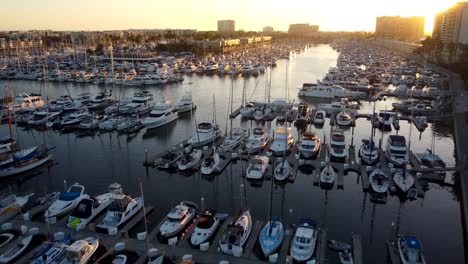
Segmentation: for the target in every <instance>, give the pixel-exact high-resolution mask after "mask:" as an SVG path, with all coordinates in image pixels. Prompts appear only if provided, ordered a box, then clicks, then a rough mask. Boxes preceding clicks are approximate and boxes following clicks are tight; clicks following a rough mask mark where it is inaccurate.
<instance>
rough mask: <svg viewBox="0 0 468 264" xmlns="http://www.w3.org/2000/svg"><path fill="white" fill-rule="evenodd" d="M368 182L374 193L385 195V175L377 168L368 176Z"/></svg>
mask: <svg viewBox="0 0 468 264" xmlns="http://www.w3.org/2000/svg"><path fill="white" fill-rule="evenodd" d="M369 182H370V185H371V187H372V190H374V192H376V193H386V192H387V191H388V187H389V181H388V176H387V174H386V173H385V172H384V171H382V170H381V169H379V168H375V169H374V170H373V171H372V172H371V173H370V174H369Z"/></svg>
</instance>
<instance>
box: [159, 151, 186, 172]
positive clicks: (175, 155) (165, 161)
mask: <svg viewBox="0 0 468 264" xmlns="http://www.w3.org/2000/svg"><path fill="white" fill-rule="evenodd" d="M182 156H183V154H182V152H177V151H171V150H169V152H167V153H166V154H165V155H163V156H162V157H161V158H159V159H158V160H157V161H156V166H158V168H159V169H175V168H177V161H178V160H179V159H180V158H182Z"/></svg>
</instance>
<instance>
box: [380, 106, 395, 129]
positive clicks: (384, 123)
mask: <svg viewBox="0 0 468 264" xmlns="http://www.w3.org/2000/svg"><path fill="white" fill-rule="evenodd" d="M395 116H396V114H395V113H394V112H391V111H387V110H381V111H380V112H379V115H378V116H377V119H378V121H379V126H378V127H379V128H381V129H388V128H391V126H392V125H393V122H394V120H395Z"/></svg>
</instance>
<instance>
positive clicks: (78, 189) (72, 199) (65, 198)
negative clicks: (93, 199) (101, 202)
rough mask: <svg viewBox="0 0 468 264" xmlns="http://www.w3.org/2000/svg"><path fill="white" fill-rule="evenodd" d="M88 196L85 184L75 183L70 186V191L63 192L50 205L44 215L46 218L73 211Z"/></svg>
mask: <svg viewBox="0 0 468 264" xmlns="http://www.w3.org/2000/svg"><path fill="white" fill-rule="evenodd" d="M86 198H89V195H87V194H85V188H84V186H83V185H80V184H78V183H75V184H73V185H72V186H70V188H68V191H66V192H64V193H62V194H61V195H60V196H59V198H58V199H57V200H55V202H53V203H52V204H51V205H50V206H49V208H47V210H46V211H45V214H44V217H45V218H46V219H47V218H51V217H58V216H62V215H64V214H66V213H68V212H71V211H72V210H73V209H75V208H76V207H77V206H78V204H79V203H80V202H81V201H82V200H83V199H86Z"/></svg>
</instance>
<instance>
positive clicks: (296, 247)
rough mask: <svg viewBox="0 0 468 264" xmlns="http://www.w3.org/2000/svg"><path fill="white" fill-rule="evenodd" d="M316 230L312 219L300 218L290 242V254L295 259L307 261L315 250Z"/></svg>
mask: <svg viewBox="0 0 468 264" xmlns="http://www.w3.org/2000/svg"><path fill="white" fill-rule="evenodd" d="M317 236H318V230H317V228H316V224H315V222H314V221H312V220H310V219H301V221H300V223H299V226H298V227H297V228H296V232H295V233H294V237H293V239H292V242H291V249H290V254H291V256H292V258H293V259H294V260H296V261H307V260H309V259H310V258H312V255H313V254H314V251H315V243H316V241H317Z"/></svg>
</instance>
